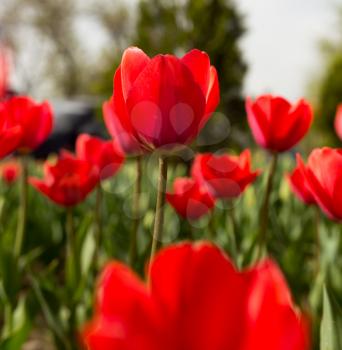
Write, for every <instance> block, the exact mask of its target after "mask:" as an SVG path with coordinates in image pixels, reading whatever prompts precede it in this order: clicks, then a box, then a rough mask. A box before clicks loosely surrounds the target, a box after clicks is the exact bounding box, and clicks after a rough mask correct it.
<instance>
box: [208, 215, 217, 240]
mask: <svg viewBox="0 0 342 350" xmlns="http://www.w3.org/2000/svg"><path fill="white" fill-rule="evenodd" d="M208 232H209V238H210V240H211V241H213V242H214V241H215V239H216V236H217V235H216V229H215V216H214V212H212V213H211V214H210V218H209V222H208Z"/></svg>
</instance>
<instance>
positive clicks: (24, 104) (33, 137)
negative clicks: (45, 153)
mask: <svg viewBox="0 0 342 350" xmlns="http://www.w3.org/2000/svg"><path fill="white" fill-rule="evenodd" d="M0 119H1V120H3V121H6V122H5V123H6V125H7V126H8V127H11V128H18V129H20V130H21V134H20V140H19V143H18V145H17V146H16V148H17V149H18V150H19V151H20V152H22V153H27V152H30V151H33V150H34V149H36V148H37V147H38V146H40V145H41V144H42V143H43V142H44V141H45V140H46V139H47V137H48V136H49V135H50V133H51V130H52V125H53V113H52V109H51V106H50V104H49V103H48V102H43V103H41V104H39V103H36V102H35V101H33V100H32V99H30V98H29V97H26V96H18V97H12V98H10V99H9V100H6V101H4V102H2V103H1V104H0Z"/></svg>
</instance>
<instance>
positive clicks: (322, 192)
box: [298, 147, 342, 220]
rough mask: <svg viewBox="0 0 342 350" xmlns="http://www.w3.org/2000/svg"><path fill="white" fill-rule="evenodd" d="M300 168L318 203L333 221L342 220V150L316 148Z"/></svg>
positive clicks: (300, 160)
mask: <svg viewBox="0 0 342 350" xmlns="http://www.w3.org/2000/svg"><path fill="white" fill-rule="evenodd" d="M298 161H299V167H300V169H301V171H302V174H303V176H304V177H305V179H306V182H307V184H308V186H309V188H310V191H311V193H312V195H313V196H314V198H315V200H316V203H317V204H318V205H319V206H320V208H321V209H322V210H323V211H324V213H325V214H326V215H327V216H328V217H329V218H330V219H333V220H342V206H341V203H342V202H341V201H342V186H341V185H342V149H333V148H328V147H324V148H316V149H315V150H313V151H312V152H311V154H310V156H309V159H308V162H307V165H306V166H305V165H304V163H303V161H302V159H301V158H300V156H298Z"/></svg>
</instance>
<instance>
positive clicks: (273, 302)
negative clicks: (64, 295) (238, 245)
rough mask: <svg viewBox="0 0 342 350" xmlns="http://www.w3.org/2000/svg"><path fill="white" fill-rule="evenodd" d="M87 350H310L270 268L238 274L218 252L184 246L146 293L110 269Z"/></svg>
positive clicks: (167, 257)
mask: <svg viewBox="0 0 342 350" xmlns="http://www.w3.org/2000/svg"><path fill="white" fill-rule="evenodd" d="M83 340H84V342H85V344H86V345H87V346H88V349H89V350H116V349H118V350H119V349H120V350H121V349H125V350H136V349H139V350H160V349H163V350H175V349H186V350H226V349H234V350H255V349H263V350H271V349H272V350H305V349H308V331H307V327H306V323H305V322H304V321H303V318H302V317H301V315H300V314H299V313H297V312H296V311H295V310H294V308H293V305H292V300H291V296H290V292H289V290H288V288H287V285H286V283H285V281H284V278H283V277H282V274H281V272H280V271H279V269H278V268H277V266H276V265H275V264H274V263H273V262H272V261H270V260H267V261H265V262H263V263H262V264H260V265H258V266H256V267H254V268H252V269H250V270H248V271H245V272H238V271H237V270H235V268H234V267H233V265H232V264H231V262H230V261H229V260H228V259H227V257H226V256H225V255H224V253H223V252H221V251H220V250H219V249H218V248H216V247H214V246H212V245H210V244H208V243H201V244H194V245H192V244H190V243H184V244H179V245H175V246H170V247H168V248H166V249H164V250H162V251H161V252H160V253H159V254H158V255H157V256H156V257H155V259H154V261H153V263H152V266H151V276H150V284H149V285H145V284H144V283H143V282H141V281H140V280H139V278H138V277H137V276H136V275H135V274H134V273H133V272H132V271H131V270H129V269H128V268H127V267H125V266H124V265H122V264H121V263H117V262H112V263H109V264H108V265H107V266H106V267H105V269H104V271H103V273H102V276H101V278H100V281H99V285H98V289H97V302H96V310H95V316H94V318H93V320H92V321H91V322H90V323H89V324H88V325H87V326H86V327H85V330H84V332H83Z"/></svg>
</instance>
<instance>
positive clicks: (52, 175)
mask: <svg viewBox="0 0 342 350" xmlns="http://www.w3.org/2000/svg"><path fill="white" fill-rule="evenodd" d="M29 181H30V183H31V185H32V186H34V187H35V188H36V189H37V190H38V191H40V192H41V193H43V194H44V195H45V196H47V197H48V198H50V199H51V200H52V201H53V202H55V203H57V204H59V205H62V206H65V207H69V206H74V205H76V204H78V203H80V202H82V201H83V200H84V199H85V198H86V196H87V195H88V194H89V193H90V192H91V191H92V190H93V189H94V187H95V186H96V185H97V183H98V174H97V171H96V169H95V168H94V167H93V166H92V165H91V164H90V163H89V162H87V161H85V160H80V159H73V158H69V157H67V158H61V159H58V161H57V163H56V164H54V165H51V164H49V163H47V162H46V163H45V164H44V179H43V180H40V179H37V178H33V177H31V178H30V180H29Z"/></svg>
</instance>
